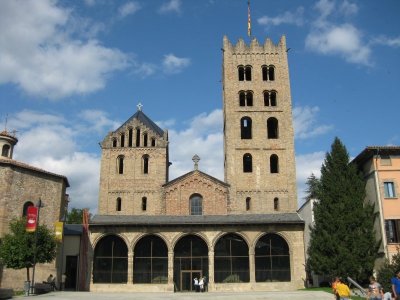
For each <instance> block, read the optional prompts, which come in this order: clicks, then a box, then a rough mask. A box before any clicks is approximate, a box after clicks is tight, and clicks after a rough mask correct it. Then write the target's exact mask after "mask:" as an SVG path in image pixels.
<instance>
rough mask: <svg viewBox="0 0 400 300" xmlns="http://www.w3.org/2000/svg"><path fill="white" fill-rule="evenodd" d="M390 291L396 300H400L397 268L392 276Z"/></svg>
mask: <svg viewBox="0 0 400 300" xmlns="http://www.w3.org/2000/svg"><path fill="white" fill-rule="evenodd" d="M391 281H392V292H393V297H394V299H396V300H400V270H398V271H397V272H396V274H395V276H394V277H393V278H392V280H391Z"/></svg>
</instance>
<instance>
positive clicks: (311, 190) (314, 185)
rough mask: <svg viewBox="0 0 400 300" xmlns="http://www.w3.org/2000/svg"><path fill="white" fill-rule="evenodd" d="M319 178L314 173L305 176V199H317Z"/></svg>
mask: <svg viewBox="0 0 400 300" xmlns="http://www.w3.org/2000/svg"><path fill="white" fill-rule="evenodd" d="M319 184H320V183H319V180H318V178H317V177H315V175H314V173H311V175H310V177H308V178H307V181H306V185H307V190H306V197H305V200H306V201H308V200H311V199H318V190H319Z"/></svg>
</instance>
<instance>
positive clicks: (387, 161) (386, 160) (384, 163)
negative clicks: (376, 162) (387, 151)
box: [380, 155, 392, 166]
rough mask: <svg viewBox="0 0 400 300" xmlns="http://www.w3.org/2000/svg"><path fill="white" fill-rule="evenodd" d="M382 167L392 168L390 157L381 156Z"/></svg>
mask: <svg viewBox="0 0 400 300" xmlns="http://www.w3.org/2000/svg"><path fill="white" fill-rule="evenodd" d="M380 161H381V166H391V165H392V160H391V159H390V155H381V160H380Z"/></svg>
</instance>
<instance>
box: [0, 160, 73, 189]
mask: <svg viewBox="0 0 400 300" xmlns="http://www.w3.org/2000/svg"><path fill="white" fill-rule="evenodd" d="M1 164H2V165H10V166H15V167H18V168H21V169H25V170H30V171H32V172H36V173H42V174H46V175H49V176H54V177H59V178H61V179H63V180H65V185H66V187H69V182H68V178H67V177H65V176H63V175H58V174H55V173H52V172H48V171H46V170H43V169H40V168H36V167H33V166H30V165H28V164H26V163H23V162H20V161H17V160H14V159H10V158H5V157H0V165H1Z"/></svg>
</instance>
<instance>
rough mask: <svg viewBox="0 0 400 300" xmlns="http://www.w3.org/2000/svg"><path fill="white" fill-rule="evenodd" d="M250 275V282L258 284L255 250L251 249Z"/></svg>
mask: <svg viewBox="0 0 400 300" xmlns="http://www.w3.org/2000/svg"><path fill="white" fill-rule="evenodd" d="M249 264H250V265H249V273H250V282H251V283H253V282H256V264H255V258H254V248H253V247H250V249H249Z"/></svg>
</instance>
